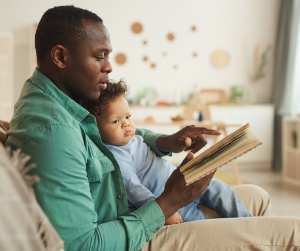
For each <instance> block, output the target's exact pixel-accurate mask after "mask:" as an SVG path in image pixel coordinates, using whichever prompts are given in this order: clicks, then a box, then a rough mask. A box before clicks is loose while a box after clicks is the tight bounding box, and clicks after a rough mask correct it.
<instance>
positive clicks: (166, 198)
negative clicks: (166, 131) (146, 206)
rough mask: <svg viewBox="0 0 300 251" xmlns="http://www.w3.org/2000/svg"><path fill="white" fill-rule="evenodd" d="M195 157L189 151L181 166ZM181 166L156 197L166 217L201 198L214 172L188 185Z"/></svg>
mask: <svg viewBox="0 0 300 251" xmlns="http://www.w3.org/2000/svg"><path fill="white" fill-rule="evenodd" d="M193 158H194V154H193V153H191V152H189V153H188V154H187V157H186V158H185V159H184V161H183V162H182V163H181V165H180V167H181V166H183V165H184V164H186V163H187V162H188V161H190V160H191V159H193ZM180 167H179V168H177V169H175V171H174V172H173V173H172V174H171V176H170V177H169V179H168V180H167V182H166V185H165V190H164V191H163V193H162V194H161V195H160V196H159V197H158V198H156V199H155V201H156V202H157V204H158V205H159V206H160V208H161V210H162V211H163V213H164V215H165V219H169V218H170V217H171V216H172V215H173V214H175V213H176V212H177V211H178V210H179V209H180V208H182V207H185V206H187V205H189V204H190V203H192V202H193V201H194V200H195V199H197V198H199V197H200V196H201V195H202V194H203V192H204V191H205V189H206V188H207V187H208V185H209V183H210V181H211V179H212V177H213V176H214V174H215V173H214V172H213V173H210V174H209V175H207V176H205V177H203V178H201V179H199V180H198V181H195V182H194V183H192V184H190V185H189V186H186V183H185V179H184V177H183V175H182V174H181V172H180Z"/></svg>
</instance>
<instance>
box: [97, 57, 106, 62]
mask: <svg viewBox="0 0 300 251" xmlns="http://www.w3.org/2000/svg"><path fill="white" fill-rule="evenodd" d="M96 58H97V60H98V61H101V60H103V59H104V58H103V57H96Z"/></svg>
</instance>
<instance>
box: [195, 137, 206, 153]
mask: <svg viewBox="0 0 300 251" xmlns="http://www.w3.org/2000/svg"><path fill="white" fill-rule="evenodd" d="M197 141H198V142H197V143H196V144H193V145H194V147H193V148H192V153H196V152H198V151H199V150H200V149H202V148H203V147H204V146H205V145H206V144H207V140H206V139H205V138H204V136H203V135H202V134H200V135H198V137H197Z"/></svg>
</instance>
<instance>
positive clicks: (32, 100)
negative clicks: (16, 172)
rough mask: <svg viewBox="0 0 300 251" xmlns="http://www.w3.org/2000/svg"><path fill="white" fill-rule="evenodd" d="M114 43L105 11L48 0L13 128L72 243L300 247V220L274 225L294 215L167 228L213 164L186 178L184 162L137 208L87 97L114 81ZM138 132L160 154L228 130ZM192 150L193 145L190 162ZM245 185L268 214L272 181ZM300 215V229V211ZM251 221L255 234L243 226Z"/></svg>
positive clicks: (41, 193) (45, 204)
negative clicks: (264, 187) (34, 63)
mask: <svg viewBox="0 0 300 251" xmlns="http://www.w3.org/2000/svg"><path fill="white" fill-rule="evenodd" d="M111 51H112V46H111V43H110V38H109V33H108V31H107V29H106V28H105V26H104V25H103V23H102V20H101V19H100V18H99V17H98V16H97V15H95V14H93V13H91V12H89V11H86V10H82V9H79V8H75V7H73V6H61V7H55V8H53V9H49V10H48V11H47V12H46V13H45V14H44V15H43V17H42V19H41V21H40V23H39V25H38V28H37V31H36V52H37V60H38V69H36V70H35V72H34V73H33V76H32V77H31V78H30V79H28V80H27V81H26V83H25V85H24V87H23V90H22V93H21V97H20V99H19V100H18V101H17V103H16V105H15V113H14V117H13V119H12V121H11V130H10V131H9V133H8V134H7V135H8V139H7V143H6V144H7V145H9V146H12V147H13V148H17V147H18V148H21V149H22V150H23V151H24V152H26V153H27V154H29V155H30V156H32V161H33V162H35V163H36V164H37V168H36V170H35V171H34V172H35V174H37V175H38V176H39V177H40V180H41V181H40V182H39V183H38V184H37V185H35V187H34V189H35V192H36V196H37V200H38V202H39V203H40V205H41V206H42V208H43V210H44V211H45V213H46V215H47V216H48V217H49V219H50V221H51V222H52V224H53V226H54V227H55V229H56V230H57V232H58V233H59V235H60V236H61V238H62V239H63V240H64V241H65V249H66V250H118V251H119V250H140V249H142V248H143V250H201V248H202V249H203V250H213V249H215V250H217V249H218V250H220V247H222V248H223V247H224V249H223V250H226V248H227V249H229V248H231V249H230V250H240V249H239V247H240V246H246V248H247V247H249V245H250V244H251V245H255V246H263V247H264V248H265V247H267V248H268V247H270V248H272V247H273V246H278V245H280V247H282V246H281V245H283V246H288V245H293V246H297V247H298V249H299V246H300V244H299V239H298V240H296V239H297V238H296V237H295V238H293V237H292V233H291V231H293V230H294V229H293V228H291V227H290V228H289V230H291V231H290V232H288V231H287V233H286V232H284V233H281V232H278V233H277V232H276V231H279V230H276V231H275V232H272V231H270V229H269V226H270V224H271V222H276V223H278V224H279V223H280V225H281V226H288V225H287V224H291V219H285V221H284V222H286V223H284V225H283V223H282V222H281V221H279V220H273V219H270V220H269V221H268V220H266V219H264V221H263V220H262V219H261V220H260V219H258V218H257V219H254V218H253V219H254V220H252V221H246V220H243V219H229V220H227V219H224V220H223V219H222V220H214V221H204V222H201V223H200V222H193V223H186V224H179V225H176V226H175V225H173V226H170V227H164V228H163V229H161V228H162V227H163V225H164V223H165V219H167V218H169V217H170V216H171V215H173V214H174V213H175V212H177V211H178V209H180V208H182V207H184V206H186V205H188V204H189V203H191V202H192V201H194V200H195V199H196V198H198V197H200V196H201V194H202V193H203V192H204V190H205V189H206V187H207V186H208V184H209V182H210V180H211V178H212V176H213V174H211V175H209V176H207V177H205V178H203V179H201V180H199V181H198V182H195V183H193V184H192V185H190V186H188V187H186V185H185V181H184V178H183V176H182V175H181V174H180V172H179V169H177V170H176V171H174V173H173V174H172V175H171V177H170V178H169V180H168V181H167V183H166V186H165V191H164V192H163V193H162V195H161V196H160V197H158V198H157V199H156V200H155V201H151V202H149V203H147V204H146V205H144V206H143V207H141V208H139V209H137V210H136V211H135V212H133V213H130V214H128V206H127V197H126V192H125V188H124V184H123V180H122V176H121V172H120V168H119V165H118V163H117V162H116V160H115V158H114V156H113V155H112V153H111V152H110V151H109V150H108V149H107V148H106V147H105V145H104V144H103V143H102V141H101V135H99V132H98V129H97V125H96V121H95V118H94V117H93V116H92V115H91V114H89V113H88V112H87V111H86V110H85V109H84V108H82V106H81V105H80V103H81V101H82V100H95V99H97V98H98V97H99V95H101V90H103V89H105V87H106V82H107V81H108V74H109V73H110V72H111V71H112V68H111V65H110V63H109V54H110V52H111ZM138 133H139V134H140V135H141V136H142V137H143V138H144V140H145V142H146V143H147V144H148V145H149V146H150V147H151V149H152V150H153V151H154V152H155V153H156V154H157V155H162V154H163V153H166V154H167V153H168V152H170V151H172V152H180V151H183V150H190V149H192V152H193V153H194V152H196V151H198V150H199V149H200V148H202V147H203V146H204V145H205V144H206V141H205V139H204V137H203V136H202V134H211V135H218V134H219V133H218V132H216V131H214V130H208V129H205V128H195V127H187V128H185V129H183V130H181V131H179V132H178V133H176V134H174V135H170V136H168V135H165V136H162V135H160V134H154V133H152V132H150V131H147V130H138ZM191 158H193V154H192V153H189V154H188V155H187V158H186V159H185V160H184V162H183V163H185V162H187V161H188V160H189V159H191ZM238 190H239V191H238ZM236 192H237V193H238V192H240V193H241V194H240V195H242V196H241V197H243V198H244V201H245V202H246V204H247V203H248V206H249V204H251V203H252V204H253V205H252V207H251V208H250V213H251V214H253V215H265V214H267V212H268V210H269V198H268V196H267V195H266V193H265V192H264V191H261V190H260V189H259V188H255V187H248V188H245V187H241V189H237V190H236ZM247 193H248V196H247V195H245V194H247ZM241 200H242V198H241ZM242 201H243V200H242ZM247 201H248V202H247ZM255 210H256V211H255ZM259 220H260V221H259ZM282 221H283V220H282ZM295 222H296V223H294V224H295V225H296V226H295V228H296V227H297V229H299V228H300V220H299V219H297V220H296V221H295ZM262 223H263V224H265V225H266V226H260V225H262ZM266 227H267V228H266ZM248 228H250V229H248ZM265 228H266V229H265ZM160 229H161V230H160ZM246 230H247V231H249V232H250V233H251V234H250V237H251V238H250V237H249V236H248V235H247V236H246V237H245V236H244V235H245V232H246ZM285 230H286V229H285ZM274 233H277V234H278V235H279V236H281V237H280V238H278V239H279V241H277V240H275V241H273V240H272V242H271V241H270V240H269V238H268V237H269V235H270V236H273V235H274ZM233 234H234V235H236V236H234V237H233V236H232V235H233ZM268 234H269V235H268ZM154 235H155V236H154ZM214 235H215V237H214ZM153 236H154V238H153V239H152V237H153ZM287 238H289V242H285V240H286V239H287ZM151 239H152V240H151ZM150 240H151V241H150ZM219 240H221V241H219ZM149 241H150V242H149ZM146 242H148V243H147V244H146V246H145V243H146ZM298 249H297V250H298ZM257 250H263V249H257ZM266 250H267V249H266Z"/></svg>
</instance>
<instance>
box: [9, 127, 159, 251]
mask: <svg viewBox="0 0 300 251" xmlns="http://www.w3.org/2000/svg"><path fill="white" fill-rule="evenodd" d="M11 137H13V135H12V136H11ZM8 144H9V142H8ZM23 150H24V151H25V152H26V153H27V154H29V155H31V156H32V160H33V161H34V162H35V163H36V164H37V168H35V170H34V174H37V175H38V176H39V177H40V182H39V183H38V184H36V185H35V186H34V189H35V193H36V197H37V200H38V202H39V203H40V205H41V207H42V208H43V210H44V211H45V213H46V215H47V216H48V218H49V220H50V221H51V223H52V224H53V226H54V227H55V229H56V230H57V232H58V233H59V235H60V236H61V238H62V239H63V240H64V242H65V249H66V250H72V251H75V250H118V251H119V250H120V251H122V250H139V249H141V248H142V247H143V246H144V244H145V243H146V242H147V241H149V240H150V239H151V238H152V236H153V235H154V234H155V230H156V229H160V228H161V227H162V226H163V225H164V214H163V213H162V211H161V209H160V207H159V206H158V205H157V203H156V202H154V201H151V202H150V203H147V205H145V206H143V207H141V208H139V209H138V210H136V211H135V212H134V213H131V214H127V215H124V216H121V217H119V218H118V219H117V218H115V219H111V220H110V221H108V222H106V223H101V222H98V217H97V213H96V212H95V209H94V208H95V204H94V201H93V199H92V197H91V191H90V186H89V181H88V178H87V173H86V162H87V156H86V150H85V146H84V144H83V142H82V135H79V133H78V132H77V131H76V130H74V129H73V128H71V127H69V126H66V125H52V126H49V127H47V128H40V129H39V130H38V131H36V134H35V135H32V136H31V137H30V138H29V139H28V140H27V144H26V145H25V147H24V149H23ZM112 189H114V188H112ZM113 203H115V202H112V206H115V205H114V204H113ZM100 208H101V204H100ZM101 210H102V212H103V213H104V214H105V210H109V209H108V208H103V209H101Z"/></svg>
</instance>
